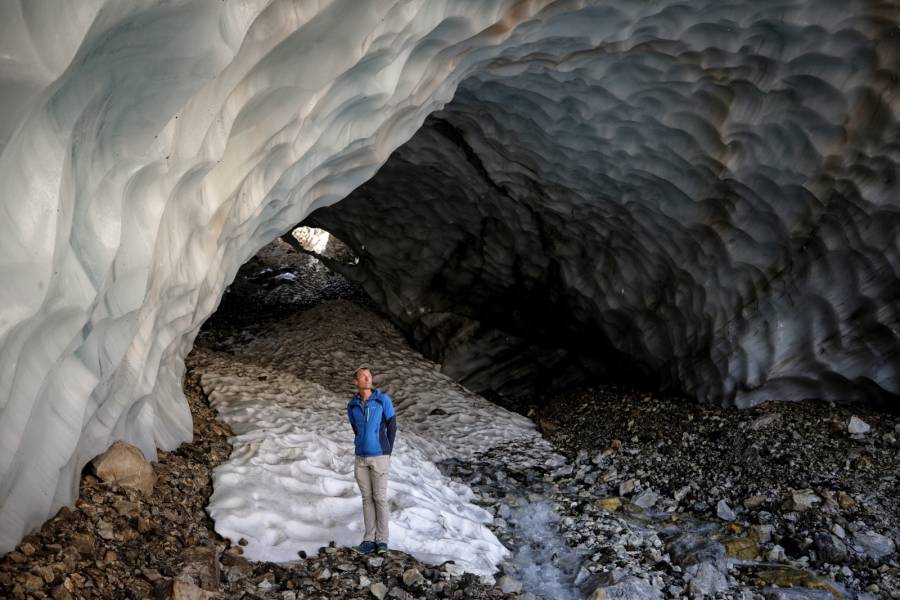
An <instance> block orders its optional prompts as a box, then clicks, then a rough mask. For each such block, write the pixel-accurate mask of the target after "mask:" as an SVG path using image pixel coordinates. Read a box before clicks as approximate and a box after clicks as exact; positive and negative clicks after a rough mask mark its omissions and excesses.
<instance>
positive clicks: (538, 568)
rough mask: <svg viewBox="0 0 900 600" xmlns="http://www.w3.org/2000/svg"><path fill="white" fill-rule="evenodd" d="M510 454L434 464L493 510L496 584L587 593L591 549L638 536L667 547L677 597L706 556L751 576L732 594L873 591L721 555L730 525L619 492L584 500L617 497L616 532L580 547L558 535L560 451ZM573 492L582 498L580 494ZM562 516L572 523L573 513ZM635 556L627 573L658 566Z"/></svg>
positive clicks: (572, 597) (572, 596)
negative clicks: (498, 548) (502, 555)
mask: <svg viewBox="0 0 900 600" xmlns="http://www.w3.org/2000/svg"><path fill="white" fill-rule="evenodd" d="M511 454H515V453H510V452H509V451H508V450H504V451H501V452H498V453H497V455H496V456H486V457H485V456H483V457H480V458H479V459H478V460H477V462H475V461H473V462H465V461H461V460H455V459H453V460H448V461H443V462H441V463H440V464H439V465H438V466H439V467H440V469H441V470H442V471H443V472H444V473H445V474H447V475H448V476H451V477H453V478H454V479H457V480H459V481H461V482H462V483H465V484H466V485H468V486H469V487H471V489H472V490H473V491H474V492H475V493H476V495H478V497H479V498H478V499H476V500H475V503H476V504H480V505H481V506H483V507H484V508H485V509H487V510H488V511H489V512H491V513H492V514H494V522H493V524H492V526H491V530H492V531H493V532H494V534H495V535H497V537H498V538H499V539H500V541H501V542H502V543H503V544H504V545H505V546H506V547H507V548H509V549H510V551H511V553H512V554H511V556H510V558H508V559H507V560H506V561H504V563H502V565H501V573H500V574H499V575H498V579H500V582H501V583H502V582H503V576H506V577H511V578H514V579H515V580H517V581H518V582H520V583H521V586H522V587H521V591H522V592H531V593H532V594H536V595H538V596H540V597H542V598H545V599H553V600H580V599H582V598H585V597H587V596H589V595H590V593H591V591H593V590H592V589H591V588H593V587H596V585H597V583H596V581H597V580H598V579H601V580H602V579H604V578H599V577H598V576H597V575H594V576H592V577H591V578H590V579H591V581H585V580H586V579H587V578H588V576H589V575H590V572H589V571H588V569H587V567H588V566H589V565H591V562H592V561H591V559H590V558H591V555H592V554H594V553H597V552H599V551H605V550H609V548H605V547H607V546H609V547H611V546H614V545H616V544H620V543H622V541H623V540H628V539H635V538H637V539H640V538H643V539H646V540H656V544H657V545H658V546H659V551H660V553H661V554H665V553H668V554H669V558H668V559H666V560H665V562H666V563H669V560H671V563H670V564H669V568H671V575H669V576H668V577H667V579H668V580H669V581H675V582H677V585H678V586H679V589H681V590H682V591H680V592H677V594H676V595H679V596H680V595H683V594H685V593H687V590H686V588H685V584H684V583H683V582H682V581H681V576H680V575H678V574H677V573H681V572H682V569H688V568H689V565H691V564H699V563H709V564H714V565H716V566H717V568H718V569H720V571H721V572H722V573H723V574H724V576H725V577H726V578H728V577H729V576H732V575H736V572H735V571H730V572H729V569H728V565H732V566H734V567H735V569H736V571H737V572H738V573H741V574H745V575H747V576H749V578H750V579H751V580H752V581H755V582H757V585H753V586H749V587H748V586H747V585H746V584H741V585H739V586H730V587H729V592H731V593H739V592H740V590H741V589H745V590H746V589H752V590H754V591H755V592H757V593H758V592H759V591H760V589H761V588H765V587H771V586H780V587H781V588H783V591H784V592H788V593H789V595H788V596H784V597H785V598H788V597H794V598H800V597H810V598H811V597H814V596H815V597H821V598H823V599H824V598H833V599H834V600H869V599H871V600H874V598H875V597H874V596H872V595H871V594H868V593H865V592H854V591H852V590H849V589H847V588H846V587H845V586H843V585H841V584H840V583H838V582H835V581H833V580H831V579H828V578H826V577H823V576H821V575H818V574H816V573H815V572H814V571H812V570H811V569H807V568H803V567H802V566H795V565H790V564H784V563H769V562H763V561H758V560H748V559H740V558H733V557H731V556H726V553H725V546H724V544H726V543H728V542H729V541H732V542H733V540H734V539H736V538H738V539H740V536H739V535H736V534H735V533H734V532H731V531H728V530H727V528H726V527H727V526H726V525H723V524H722V523H719V522H710V521H706V520H701V519H697V518H695V517H693V516H691V515H689V514H685V513H667V512H662V511H657V510H653V509H644V508H641V507H638V506H637V505H634V504H632V503H630V502H628V501H622V500H621V499H618V498H616V499H611V498H605V499H601V498H590V499H589V500H590V501H600V502H601V503H602V500H607V501H608V500H614V501H615V502H614V505H615V508H612V509H611V510H612V511H613V513H607V514H608V516H609V518H610V519H614V520H616V521H617V522H618V523H620V524H621V531H620V533H619V534H617V535H612V534H609V535H607V536H605V537H600V536H598V538H597V541H598V542H600V543H599V544H597V547H584V544H581V545H580V547H579V548H573V547H572V546H571V545H570V544H569V543H567V541H566V538H565V537H564V530H565V529H566V527H564V526H563V525H564V524H563V523H561V517H560V515H559V514H558V513H557V511H556V510H555V506H558V504H557V503H558V502H559V501H560V500H559V498H560V493H559V490H560V488H562V489H565V488H566V483H565V476H564V475H563V476H560V473H568V472H571V469H568V468H566V467H563V468H560V467H561V465H560V462H559V459H560V458H561V457H559V455H555V454H554V455H553V456H552V457H551V458H550V459H549V461H544V463H543V464H542V462H541V461H540V460H537V459H521V458H518V457H517V458H515V459H513V460H514V461H517V462H518V464H513V465H511V464H504V463H509V462H510V459H509V458H508V457H509V456H510V455H511ZM533 454H534V453H533ZM538 454H539V453H538ZM477 463H480V467H478V466H476V464H477ZM579 499H580V500H585V498H584V497H583V496H581V497H579ZM613 514H614V516H613ZM585 518H587V517H585ZM566 520H567V521H568V522H569V523H571V518H567V519H566ZM576 520H577V518H576ZM661 542H662V543H661ZM626 543H627V542H626ZM610 557H611V560H610V565H609V566H611V568H612V567H613V566H614V565H612V563H613V562H614V560H613V559H614V558H615V557H614V556H613V555H612V554H611V555H610ZM595 559H596V557H595ZM644 560H646V558H645V559H644ZM635 561H641V562H640V563H639V564H635V563H632V574H635V572H634V569H635V567H636V568H637V571H641V570H644V569H646V570H647V571H650V570H652V569H654V568H659V561H657V562H656V563H655V564H654V563H652V562H651V563H645V562H643V561H642V560H641V559H639V558H635ZM674 565H682V567H677V566H674ZM597 566H601V567H604V566H607V565H606V564H604V562H601V563H596V562H595V566H594V568H593V569H592V570H596V569H597ZM613 570H617V569H613ZM605 580H606V581H607V582H608V583H610V584H614V583H615V581H616V579H615V578H609V577H605ZM667 585H670V584H667ZM757 586H758V587H757ZM790 586H793V588H794V589H795V590H796V592H795V593H791V592H789V590H790V589H791V587H790ZM650 591H651V592H652V593H653V594H656V597H660V598H661V597H671V596H672V593H673V592H671V591H669V590H658V592H654V591H652V590H650ZM810 594H811V595H810ZM648 597H651V596H648Z"/></svg>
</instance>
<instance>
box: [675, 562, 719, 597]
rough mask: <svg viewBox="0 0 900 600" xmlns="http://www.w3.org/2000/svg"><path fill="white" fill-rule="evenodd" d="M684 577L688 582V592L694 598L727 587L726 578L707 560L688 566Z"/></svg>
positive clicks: (708, 594)
mask: <svg viewBox="0 0 900 600" xmlns="http://www.w3.org/2000/svg"><path fill="white" fill-rule="evenodd" d="M684 579H685V581H686V582H687V584H688V592H690V594H691V596H692V597H694V598H697V597H700V598H702V597H704V596H710V595H712V594H715V593H717V592H724V591H725V590H727V589H728V579H727V578H726V577H725V575H724V574H723V573H722V572H721V571H719V570H718V569H717V568H716V567H715V566H714V565H713V564H712V563H709V562H703V563H700V564H697V565H692V566H690V567H688V569H687V572H686V573H685V576H684Z"/></svg>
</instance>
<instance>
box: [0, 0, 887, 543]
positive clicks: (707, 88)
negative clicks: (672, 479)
mask: <svg viewBox="0 0 900 600" xmlns="http://www.w3.org/2000/svg"><path fill="white" fill-rule="evenodd" d="M897 16H898V9H897V6H896V4H895V3H893V2H851V1H837V0H822V1H817V2H805V1H791V0H783V1H779V2H774V1H771V2H770V1H758V0H754V1H752V2H751V1H748V2H742V3H723V2H720V1H719V0H713V1H706V2H691V3H678V2H673V1H666V0H659V1H656V2H635V1H634V0H622V1H617V0H606V1H597V2H589V1H563V0H559V1H550V0H543V1H541V0H532V1H511V0H478V1H477V2H474V1H463V0H457V1H451V0H419V1H396V0H395V1H377V0H371V1H365V2H360V1H358V0H332V1H328V0H321V1H313V0H309V1H297V2H279V1H271V0H267V1H255V2H254V1H251V0H246V1H241V2H213V1H201V2H165V3H162V2H160V3H156V2H140V1H130V2H125V1H118V0H117V1H113V0H110V1H108V2H96V1H94V2H91V1H89V0H84V1H80V2H67V1H63V0H60V1H58V2H19V3H16V2H4V3H2V4H0V107H2V111H0V181H2V182H3V185H2V187H0V202H2V208H3V219H2V225H3V231H2V238H0V244H2V254H0V261H2V262H0V273H2V276H3V285H2V287H0V373H2V376H0V552H3V551H8V550H9V549H10V548H12V547H13V545H14V544H15V543H16V542H17V540H18V539H20V537H21V536H22V535H23V533H24V532H26V531H27V530H29V529H31V528H33V527H35V526H37V525H39V524H40V523H41V522H43V521H44V520H45V519H46V518H47V517H48V516H49V515H51V514H53V513H54V512H55V511H56V510H57V509H58V508H59V507H60V506H62V505H64V504H67V503H70V502H72V501H73V499H74V497H75V495H76V493H77V481H78V474H79V473H80V470H81V468H82V467H83V465H84V464H86V462H87V461H88V460H90V459H91V458H92V457H93V456H95V455H96V454H98V453H99V452H101V451H103V450H104V449H105V448H106V447H107V446H108V445H109V443H110V442H111V441H112V440H114V439H124V440H127V441H129V442H131V443H133V444H136V445H137V446H139V447H140V448H141V449H142V450H143V451H144V452H145V454H147V455H149V456H155V452H156V448H157V447H161V448H166V449H168V448H173V447H175V446H177V445H178V444H179V443H180V442H181V441H183V440H186V439H189V438H190V437H191V418H190V414H189V412H188V408H187V404H186V402H185V401H184V399H183V397H182V392H181V376H182V374H183V371H184V366H183V359H184V357H185V355H186V353H187V352H188V350H189V349H190V347H191V344H192V341H193V339H194V336H195V334H196V332H197V329H198V327H199V326H200V325H201V323H202V322H203V321H204V319H206V317H208V316H209V314H210V313H211V312H212V311H213V310H214V309H215V307H216V305H217V303H218V301H219V299H220V297H221V294H222V291H223V289H224V287H225V285H226V284H227V283H228V282H229V281H231V279H232V278H233V276H234V274H235V272H236V270H237V268H238V267H239V266H240V265H241V264H242V263H243V262H245V261H246V260H247V259H248V258H249V257H250V256H252V255H253V254H254V253H255V252H256V251H257V250H258V249H259V248H260V247H261V246H262V245H264V244H265V243H267V242H268V241H270V240H271V239H272V238H274V237H275V236H277V235H279V234H282V233H284V232H285V231H286V230H287V229H289V228H290V227H291V226H293V225H294V224H296V223H298V222H300V221H302V220H303V219H304V217H305V216H306V215H308V214H309V213H310V212H311V211H312V210H314V209H316V208H319V207H325V206H328V205H330V204H333V203H335V202H337V201H339V200H341V199H342V198H344V197H346V196H347V195H348V194H350V193H351V192H352V191H353V190H354V189H355V188H357V187H358V186H359V185H360V184H362V183H363V182H365V181H366V180H368V179H370V178H371V177H372V176H373V175H374V174H375V173H376V171H377V170H378V169H379V167H381V166H382V165H383V164H384V163H385V162H386V161H387V160H388V157H389V156H390V155H391V153H392V152H393V151H394V150H396V149H397V148H398V147H400V146H401V145H402V144H404V143H405V142H406V141H407V140H409V139H410V138H411V137H412V136H413V135H414V134H415V133H416V131H417V130H419V128H420V126H421V125H422V124H423V122H425V119H426V117H428V115H429V114H431V113H434V112H435V111H439V110H441V109H444V107H445V106H446V108H445V109H444V110H443V112H441V113H439V114H438V115H437V116H436V117H435V119H436V120H437V121H438V122H439V123H445V124H446V125H445V126H443V125H442V126H438V127H429V128H426V129H424V130H423V131H422V133H421V134H420V135H419V136H417V138H416V139H415V140H413V142H412V145H411V146H409V147H408V148H407V149H406V150H405V151H404V150H402V151H401V152H398V154H397V155H396V157H395V158H396V161H395V160H394V159H392V161H393V162H395V163H396V164H393V165H388V168H389V171H387V172H386V175H385V178H384V179H383V180H384V181H386V182H390V183H391V184H392V185H391V186H382V187H381V188H379V187H378V186H375V187H374V188H373V192H372V194H371V199H372V202H373V204H372V207H373V215H377V216H378V220H376V221H373V222H377V223H381V224H382V226H381V228H380V229H379V232H380V234H381V235H378V236H375V235H370V236H368V237H367V238H366V243H367V244H368V245H369V249H370V252H372V254H373V255H376V254H379V252H376V251H377V250H378V248H377V246H378V245H379V244H380V245H381V246H382V249H381V252H380V253H381V254H384V253H385V250H384V249H388V250H389V249H390V248H391V247H392V245H394V244H397V245H396V247H395V254H396V253H397V252H398V251H399V250H400V249H409V248H410V247H411V244H412V243H413V239H414V238H415V236H417V235H423V234H429V235H432V234H433V230H430V229H429V228H426V227H419V228H417V227H406V226H407V224H408V223H407V222H405V221H404V219H405V218H406V216H408V217H409V218H410V219H413V218H415V215H416V210H421V211H422V213H423V214H425V215H426V217H427V220H428V221H427V222H428V223H432V224H435V223H439V222H440V221H441V220H443V221H444V226H443V227H442V231H443V232H444V234H445V235H444V236H443V239H444V240H445V241H444V242H441V243H440V244H437V245H433V246H428V247H429V248H432V250H433V251H438V250H439V249H442V248H444V249H445V248H446V247H448V245H449V246H452V247H453V248H457V249H458V252H462V253H463V254H465V253H466V249H465V248H466V245H467V244H475V245H478V244H480V245H478V247H477V248H475V249H472V250H470V251H468V252H469V255H467V256H463V257H462V258H460V260H459V261H458V264H459V265H461V266H463V267H465V269H464V271H465V272H466V273H469V274H471V275H472V277H470V278H469V279H468V280H465V281H468V284H467V285H465V286H464V285H463V283H461V282H463V281H464V280H462V279H461V280H459V281H457V282H455V283H453V282H451V284H448V285H445V286H443V287H442V288H441V289H444V290H450V291H456V292H459V289H460V288H462V287H467V288H468V289H475V290H476V291H475V294H474V295H475V300H473V303H472V305H473V306H474V307H475V308H478V306H479V305H480V304H484V302H482V300H483V299H484V298H488V297H490V296H493V297H494V298H496V297H497V296H496V293H497V290H498V289H499V287H500V286H501V285H502V284H501V283H500V282H514V283H516V285H519V284H521V285H523V286H524V288H523V289H525V290H526V291H527V290H529V289H531V290H536V289H547V288H548V286H549V285H550V284H552V285H554V286H555V288H554V289H555V290H556V291H555V292H554V296H552V297H550V299H552V300H555V301H558V302H559V303H560V304H559V305H560V306H563V307H565V308H564V310H565V311H566V312H567V313H570V316H571V320H570V321H568V322H569V324H568V325H567V326H568V327H572V328H574V329H577V327H579V326H580V325H578V324H583V325H584V326H585V327H588V328H589V331H591V332H592V333H593V334H595V335H599V336H601V338H602V340H603V343H604V344H606V345H607V346H608V347H610V348H611V349H614V350H616V351H618V352H620V353H623V354H625V355H631V356H633V357H635V359H636V360H639V361H641V362H643V363H645V364H648V365H650V366H652V367H654V368H658V369H659V370H660V371H661V372H662V373H663V374H664V377H665V378H667V379H669V380H674V381H677V382H679V383H680V384H681V385H682V386H683V387H684V388H685V389H687V390H689V391H690V392H692V393H693V394H695V395H696V396H698V397H701V398H704V399H710V400H715V401H722V402H735V403H738V404H752V403H753V402H756V401H758V400H759V399H761V398H762V397H780V398H798V397H807V396H818V397H825V398H837V399H840V398H842V397H866V398H869V397H885V396H886V397H894V396H896V395H897V394H898V393H900V378H898V371H900V362H898V360H897V359H898V352H897V348H898V338H897V336H898V332H900V329H898V328H900V317H898V311H900V306H898V301H897V300H898V297H900V283H898V268H900V256H898V251H900V201H898V191H900V187H898V186H900V184H898V177H897V163H898V161H900V128H898V125H897V114H898V109H900V100H898V96H897V89H898V88H897V86H898V82H897V78H898V72H900V69H898V67H900V29H898V27H897ZM457 88H459V94H458V95H457V97H456V100H454V102H453V103H452V104H448V102H449V101H450V100H451V98H453V97H454V94H455V93H456V92H457ZM432 142H433V143H432ZM412 149H417V151H415V152H413V151H412ZM391 174H393V175H396V178H392V177H390V175H391ZM407 175H410V176H412V175H414V176H415V177H416V178H418V183H416V182H415V181H412V180H410V179H409V178H408V177H407ZM379 189H381V190H382V193H380V194H379V193H377V190H379ZM404 193H406V195H405V196H404V197H403V198H400V199H398V204H397V211H396V213H391V212H390V211H389V210H388V212H387V213H386V212H385V210H384V209H382V210H381V211H375V210H374V207H376V206H387V207H390V206H391V204H390V203H387V204H385V202H386V200H385V197H386V196H387V195H389V194H394V195H395V196H396V195H403V194H404ZM358 196H359V195H358ZM379 197H381V199H379ZM365 204H366V203H365V202H359V201H358V197H357V199H354V200H353V203H352V204H349V203H348V206H351V205H352V206H362V207H363V209H360V210H364V207H365ZM480 207H481V208H480ZM360 214H363V213H360ZM361 220H363V219H361ZM410 224H411V223H410ZM407 235H408V237H406V236H407ZM479 239H482V240H484V241H483V242H477V240H479ZM441 244H443V246H441ZM373 245H374V246H375V247H376V248H375V249H374V250H373V249H372V247H373ZM421 246H422V245H421V244H420V247H421ZM388 253H389V252H388ZM403 256H406V255H405V254H404V255H403ZM408 258H409V259H410V260H409V261H407V263H406V266H405V267H403V268H400V267H398V266H397V265H400V264H401V262H402V261H396V260H395V261H394V263H393V266H392V265H391V264H387V263H382V264H383V268H369V271H368V273H369V275H371V276H376V275H377V276H382V277H386V279H383V280H382V283H381V284H372V286H371V288H372V289H373V290H374V291H378V290H381V294H382V295H383V296H385V299H386V303H387V304H388V305H391V306H392V311H393V312H395V314H400V313H402V312H403V311H411V310H414V309H415V310H418V307H417V303H420V302H421V301H423V299H424V300H428V295H429V294H431V295H432V296H433V295H434V289H435V288H430V291H429V290H428V289H425V286H421V285H417V284H413V283H409V282H407V283H405V284H402V285H394V284H396V283H397V282H396V281H395V280H393V279H391V277H395V276H401V275H404V272H403V270H404V268H405V269H406V272H405V274H406V275H410V276H415V277H421V276H424V275H429V274H431V275H434V274H440V273H442V272H446V268H447V267H446V266H442V265H441V264H438V263H439V262H440V261H439V260H438V258H437V257H436V256H433V255H428V256H426V257H425V260H422V261H421V263H422V264H414V265H413V264H411V263H413V262H414V260H413V259H415V260H419V258H418V257H416V256H414V255H409V256H408ZM473 261H474V262H473ZM475 262H479V263H480V266H478V267H477V268H472V267H471V265H472V264H475ZM371 263H372V261H370V264H371ZM547 272H552V273H553V276H552V278H550V279H548V276H547V275H546V274H545V273H547ZM475 274H477V275H478V277H475V276H474V275H475ZM491 278H494V279H493V280H491ZM487 280H491V281H494V282H493V283H488V284H486V289H487V291H486V292H484V293H481V292H479V291H477V290H478V286H479V284H480V283H481V282H483V281H487ZM529 286H530V287H529ZM542 286H543V288H542ZM393 288H398V289H401V290H402V291H403V293H402V294H394V295H392V294H391V292H389V291H388V290H390V289H393ZM479 294H481V295H479ZM429 301H431V300H429ZM430 306H431V305H429V308H428V310H429V311H430V310H431V307H430ZM548 306H553V305H552V303H551V304H548ZM526 317H527V315H526ZM523 318H524V317H523ZM564 321H566V319H563V318H561V317H559V316H557V317H556V322H564ZM572 324H575V325H572Z"/></svg>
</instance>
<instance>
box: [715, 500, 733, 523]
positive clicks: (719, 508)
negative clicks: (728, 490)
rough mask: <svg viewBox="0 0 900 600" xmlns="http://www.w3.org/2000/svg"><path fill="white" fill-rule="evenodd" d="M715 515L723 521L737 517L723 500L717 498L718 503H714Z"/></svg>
mask: <svg viewBox="0 0 900 600" xmlns="http://www.w3.org/2000/svg"><path fill="white" fill-rule="evenodd" d="M716 515H717V516H718V517H719V518H720V519H722V520H723V521H734V520H735V519H736V518H737V515H735V514H734V511H733V510H731V507H730V506H728V503H727V502H725V500H719V503H718V504H716Z"/></svg>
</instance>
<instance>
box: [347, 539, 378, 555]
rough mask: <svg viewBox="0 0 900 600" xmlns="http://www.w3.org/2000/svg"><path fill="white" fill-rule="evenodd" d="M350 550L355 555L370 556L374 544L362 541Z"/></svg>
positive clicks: (373, 549) (373, 550)
mask: <svg viewBox="0 0 900 600" xmlns="http://www.w3.org/2000/svg"><path fill="white" fill-rule="evenodd" d="M352 550H353V551H354V552H356V553H357V554H372V553H373V552H375V542H370V541H369V540H363V543H362V544H360V545H359V546H353V548H352Z"/></svg>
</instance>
